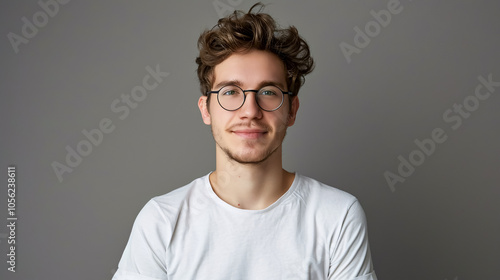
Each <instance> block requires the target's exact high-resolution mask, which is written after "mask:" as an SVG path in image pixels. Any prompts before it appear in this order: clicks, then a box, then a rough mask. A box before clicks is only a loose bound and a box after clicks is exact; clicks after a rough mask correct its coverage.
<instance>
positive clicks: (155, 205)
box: [137, 175, 208, 224]
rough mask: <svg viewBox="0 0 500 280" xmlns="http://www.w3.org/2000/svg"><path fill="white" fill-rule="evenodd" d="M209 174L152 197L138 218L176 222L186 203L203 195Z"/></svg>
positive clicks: (148, 221)
mask: <svg viewBox="0 0 500 280" xmlns="http://www.w3.org/2000/svg"><path fill="white" fill-rule="evenodd" d="M207 176H208V175H205V176H203V177H200V178H197V179H195V180H193V181H192V182H190V183H189V184H186V185H184V186H182V187H180V188H177V189H174V190H172V191H170V192H168V193H166V194H163V195H159V196H156V197H153V198H151V199H150V200H149V201H148V202H147V203H146V204H145V205H144V207H143V208H142V210H141V211H140V213H139V215H138V216H137V220H139V221H140V222H141V223H148V224H152V222H153V223H166V224H171V223H172V222H174V221H175V220H176V219H177V217H178V215H179V213H180V211H182V209H184V208H185V207H183V206H184V205H186V204H188V202H189V200H192V199H196V197H197V196H199V195H201V193H202V189H203V188H204V187H206V185H205V184H206V183H205V182H206V180H207V178H206V177H207Z"/></svg>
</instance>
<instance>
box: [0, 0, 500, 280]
mask: <svg viewBox="0 0 500 280" xmlns="http://www.w3.org/2000/svg"><path fill="white" fill-rule="evenodd" d="M63 2H64V1H62V0H61V3H59V2H54V0H52V1H49V0H41V1H40V2H39V1H35V0H29V1H2V2H1V4H0V21H1V24H0V31H1V32H0V34H1V35H2V37H1V38H0V52H1V54H0V59H1V60H0V65H1V67H0V71H1V76H0V94H1V99H0V120H1V122H0V135H1V136H0V182H1V184H0V186H1V188H0V198H1V199H0V218H1V222H0V224H5V225H6V224H7V223H8V222H7V215H8V214H7V167H8V166H10V165H15V166H16V171H17V172H16V175H17V176H16V177H17V192H16V215H17V217H18V220H17V227H16V272H15V273H12V272H10V271H8V270H7V268H8V267H9V265H8V264H7V263H6V261H7V254H8V253H9V251H8V249H9V246H10V245H8V237H9V235H10V232H9V231H8V228H7V227H6V226H2V227H0V252H1V257H0V260H2V265H0V278H1V279H6V280H11V279H12V280H17V279H22V280H31V279H37V280H45V279H47V280H49V279H50V280H52V279H72V280H79V279H82V280H83V279H85V280H86V279H110V278H111V277H112V275H113V273H114V271H115V270H116V268H117V265H118V261H119V259H120V257H121V254H122V252H123V249H124V248H125V244H126V242H127V240H128V237H129V234H130V230H131V227H132V224H133V221H134V219H135V217H136V215H137V213H138V212H139V210H140V209H141V208H142V206H143V205H144V204H145V203H146V202H147V201H148V200H149V199H150V198H152V197H154V196H156V195H161V194H164V193H167V192H169V191H171V190H173V189H176V188H178V187H181V186H183V185H185V184H187V183H189V182H191V181H192V180H194V179H195V178H197V177H200V176H203V175H206V174H207V173H208V172H210V171H211V170H213V169H214V167H215V155H214V150H215V149H214V148H215V146H214V145H215V144H214V142H213V138H212V136H211V134H210V128H209V127H208V126H206V125H204V124H203V123H202V120H201V117H200V113H199V110H198V108H197V105H196V104H197V100H198V97H199V96H200V91H199V85H198V82H197V78H196V72H195V71H196V64H195V62H194V60H195V57H196V56H197V46H196V42H197V39H198V36H199V34H200V33H201V32H202V31H203V30H204V29H207V28H211V27H212V26H213V25H215V24H216V22H217V20H218V18H219V17H221V16H223V15H225V14H227V13H229V12H230V10H232V9H242V10H245V11H246V10H248V8H249V7H250V6H252V5H253V4H254V2H253V1H249V0H217V1H212V0H209V1H193V0H190V1H180V0H179V1H152V0H145V1H117V0H114V1H76V0H74V1H68V3H64V4H63ZM40 3H41V4H40ZM44 3H51V4H50V5H49V4H47V5H44ZM54 3H57V5H56V4H54ZM264 3H266V4H268V5H267V7H266V8H265V11H266V12H268V13H270V14H271V15H272V16H274V17H275V18H276V20H277V21H278V22H279V23H280V25H282V26H288V25H294V26H296V27H297V28H298V30H299V32H300V33H301V34H302V36H303V37H304V38H305V39H306V40H307V42H308V43H309V44H310V47H311V51H312V55H313V57H314V58H315V61H316V69H315V70H314V72H313V73H312V74H310V75H309V76H308V77H307V78H306V83H305V85H304V87H303V88H302V89H301V91H300V93H299V98H300V102H301V106H300V109H299V112H298V116H297V122H296V124H295V125H294V126H293V127H291V128H290V129H289V130H288V134H287V137H286V139H285V141H284V144H283V145H284V167H285V168H286V169H287V170H289V171H297V172H299V173H301V174H303V175H306V176H309V177H313V178H315V179H317V180H319V181H322V182H324V183H327V184H329V185H332V186H335V187H337V188H340V189H342V190H345V191H347V192H350V193H351V194H353V195H355V196H356V197H357V198H358V199H359V200H360V202H361V204H362V205H363V207H364V209H365V212H366V215H367V218H368V229H369V238H370V244H371V249H372V256H373V261H374V265H375V270H376V272H377V275H378V277H379V279H381V280H382V279H389V280H391V279H394V280H399V279H406V280H422V279H425V280H430V279H436V280H444V279H448V280H451V279H460V280H462V279H464V280H465V279H491V280H493V279H498V275H500V266H498V262H499V260H500V241H499V236H500V203H499V199H500V190H499V183H500V147H499V143H500V131H499V118H500V110H499V105H500V96H499V95H500V86H499V85H498V84H495V83H498V81H500V65H499V62H500V52H499V51H498V50H499V49H500V36H498V34H499V31H500V17H499V16H498V14H499V11H500V2H498V1H465V0H464V1H452V0H442V1H430V0H426V1H411V0H401V1H400V2H398V1H395V0H387V1H386V0H383V1H368V0H363V1H362V0H357V1H354V0H351V1H346V0H338V1H327V0H314V1H298V0H296V1H279V0H276V1H267V2H264ZM44 6H46V8H45V10H47V11H45V10H44V8H43V7H44ZM381 10H384V11H387V12H384V11H382V12H381ZM49 13H50V14H49ZM388 14H389V15H390V19H389V17H388V16H387V15H388ZM377 18H378V21H377ZM31 24H32V26H31V27H30V25H31ZM37 26H38V27H37ZM35 29H36V30H35ZM361 33H362V34H361ZM13 34H14V35H13ZM147 67H150V68H151V69H156V68H157V67H158V68H159V69H160V71H162V72H168V73H169V74H168V76H167V77H164V78H162V79H161V82H159V83H157V87H156V88H155V89H152V90H149V91H147V92H146V94H145V95H140V96H139V97H140V99H141V100H140V102H134V103H133V104H134V108H131V106H132V105H126V104H127V103H125V101H123V100H124V99H122V98H124V97H122V95H123V96H125V98H126V96H131V93H132V92H135V94H136V95H137V94H139V92H138V90H140V88H138V86H141V85H142V81H143V78H144V77H145V76H147V75H148V73H149V72H148V70H147V69H146V68H147ZM165 75H166V74H165ZM479 77H482V78H483V79H484V80H488V79H489V80H491V81H493V82H491V81H490V85H489V88H490V89H488V87H486V86H481V85H482V83H481V82H480V80H481V78H479ZM151 81H153V80H151ZM483 84H484V83H483ZM488 92H490V93H488ZM476 93H477V94H478V95H477V96H476ZM113 106H114V107H113ZM123 106H128V113H127V114H125V112H126V110H127V109H125V107H123ZM113 108H114V109H113ZM103 121H104V123H105V126H106V122H108V123H107V126H108V127H107V128H108V129H110V127H112V128H113V130H112V131H111V132H109V131H108V132H109V133H103V137H102V139H97V140H100V141H95V142H96V143H97V144H98V145H94V144H91V145H90V146H89V145H88V143H90V141H89V140H87V137H86V136H85V135H84V133H83V132H82V131H84V130H85V131H87V132H89V133H90V132H91V131H94V132H95V129H98V128H99V126H100V123H101V122H103ZM436 129H437V131H438V132H441V136H440V137H441V138H439V137H438V138H439V139H441V143H437V142H435V141H434V140H425V139H432V137H433V130H436ZM443 138H446V140H444V141H442V139H443ZM419 141H420V142H422V143H426V144H425V145H426V146H425V145H424V148H419V146H418V145H417V144H416V142H417V143H419ZM430 141H432V142H433V143H431V142H430ZM422 145H423V144H422ZM89 147H90V148H89ZM78 149H79V151H80V152H82V153H83V154H85V156H82V157H81V160H79V161H78V160H77V159H76V158H75V156H74V155H73V157H72V156H68V154H71V152H68V151H71V150H74V151H76V152H77V153H78ZM67 157H69V160H70V161H72V162H71V165H73V166H72V167H71V166H70V165H69V164H68V163H67ZM406 161H407V163H405V162H406ZM63 165H64V166H65V169H60V168H62V167H61V166H63ZM400 165H401V166H400ZM409 165H412V167H409ZM54 166H58V168H59V171H60V172H61V170H64V172H63V173H62V175H61V176H60V178H58V176H57V175H56V172H55V171H54ZM398 168H399V169H400V170H398ZM389 173H390V174H392V175H390V176H391V178H392V179H391V180H392V181H393V182H392V184H391V183H388V181H387V178H386V176H385V175H384V174H389ZM403 175H404V176H403ZM397 176H400V177H397ZM391 185H392V188H391Z"/></svg>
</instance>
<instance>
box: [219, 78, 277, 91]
mask: <svg viewBox="0 0 500 280" xmlns="http://www.w3.org/2000/svg"><path fill="white" fill-rule="evenodd" d="M229 85H232V86H239V87H242V85H243V83H242V82H241V81H239V80H229V81H222V82H219V83H217V84H216V85H215V86H214V88H215V89H221V88H222V87H224V86H229ZM265 86H277V87H279V88H281V89H282V90H284V88H285V87H284V85H283V84H282V83H280V82H276V81H271V80H266V81H262V82H260V83H259V85H258V88H259V89H260V88H262V87H265Z"/></svg>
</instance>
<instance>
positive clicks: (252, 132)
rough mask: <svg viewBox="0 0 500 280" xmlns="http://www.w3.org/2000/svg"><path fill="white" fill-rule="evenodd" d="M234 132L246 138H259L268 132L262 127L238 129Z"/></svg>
mask: <svg viewBox="0 0 500 280" xmlns="http://www.w3.org/2000/svg"><path fill="white" fill-rule="evenodd" d="M232 132H233V133H234V134H236V135H238V136H240V137H242V138H245V139H258V138H260V137H262V136H264V134H266V133H267V131H265V130H262V129H237V130H233V131H232Z"/></svg>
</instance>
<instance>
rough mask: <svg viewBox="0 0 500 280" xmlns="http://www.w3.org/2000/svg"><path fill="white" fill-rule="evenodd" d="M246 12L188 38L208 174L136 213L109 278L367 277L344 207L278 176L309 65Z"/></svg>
mask: <svg viewBox="0 0 500 280" xmlns="http://www.w3.org/2000/svg"><path fill="white" fill-rule="evenodd" d="M254 8H255V6H254V7H252V9H250V11H249V12H248V14H244V13H243V12H235V13H234V14H232V15H230V16H229V17H226V18H223V19H221V20H219V23H218V25H217V26H215V27H214V28H213V29H211V30H209V31H205V32H204V33H203V34H202V35H201V36H200V39H199V41H198V47H199V49H200V56H199V57H198V58H197V59H196V62H197V64H198V77H199V79H200V84H201V91H202V94H203V96H202V97H200V99H199V102H198V106H199V108H200V112H201V116H202V119H203V122H204V123H205V124H207V125H210V126H211V128H212V133H213V137H214V139H215V148H216V170H215V171H214V172H211V173H210V174H208V175H206V176H203V177H201V178H198V179H196V180H194V181H193V182H191V183H190V184H188V185H186V186H184V187H181V188H179V189H176V190H174V191H172V192H170V193H168V194H165V195H162V196H158V197H155V198H153V199H152V200H150V201H149V202H148V203H147V204H146V205H145V206H144V208H143V209H142V210H141V212H140V213H139V215H138V217H137V219H136V221H135V223H134V226H133V229H132V233H131V236H130V240H129V242H128V244H127V246H126V248H125V252H124V253H123V256H122V259H121V261H120V264H119V269H118V271H117V272H116V274H115V276H114V277H113V279H115V280H122V279H123V280H125V279H138V280H139V279H140V280H153V279H169V280H177V279H182V280H185V279H210V280H214V279H217V280H218V279H238V280H241V279H256V280H262V279H273V280H274V279H314V280H317V279H335V280H347V279H351V280H354V279H356V280H374V279H376V276H375V273H374V272H373V268H372V261H371V256H370V249H369V245H368V236H367V231H366V221H365V216H364V213H363V210H362V208H361V206H360V204H359V203H358V201H357V200H356V198H355V197H353V196H352V195H350V194H347V193H345V192H343V191H340V190H338V189H335V188H333V187H330V186H327V185H324V184H322V183H320V182H318V181H315V180H313V179H311V178H308V177H305V176H302V175H299V174H297V173H290V172H288V171H286V170H284V169H283V168H282V142H283V139H284V137H285V134H286V130H287V127H289V126H292V125H293V123H294V121H295V118H296V114H297V110H298V108H299V99H298V97H297V93H298V91H299V88H300V86H301V85H302V84H303V82H304V76H305V75H306V74H308V73H309V72H311V71H312V68H313V60H312V58H311V57H310V54H309V48H308V46H307V44H306V42H305V41H304V40H303V39H302V38H300V36H299V35H298V33H297V30H296V29H295V28H294V27H290V28H288V29H277V27H276V24H275V22H274V20H273V19H272V18H271V17H270V16H269V15H267V14H264V13H260V11H259V12H257V13H253V12H252V10H253V9H254Z"/></svg>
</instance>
